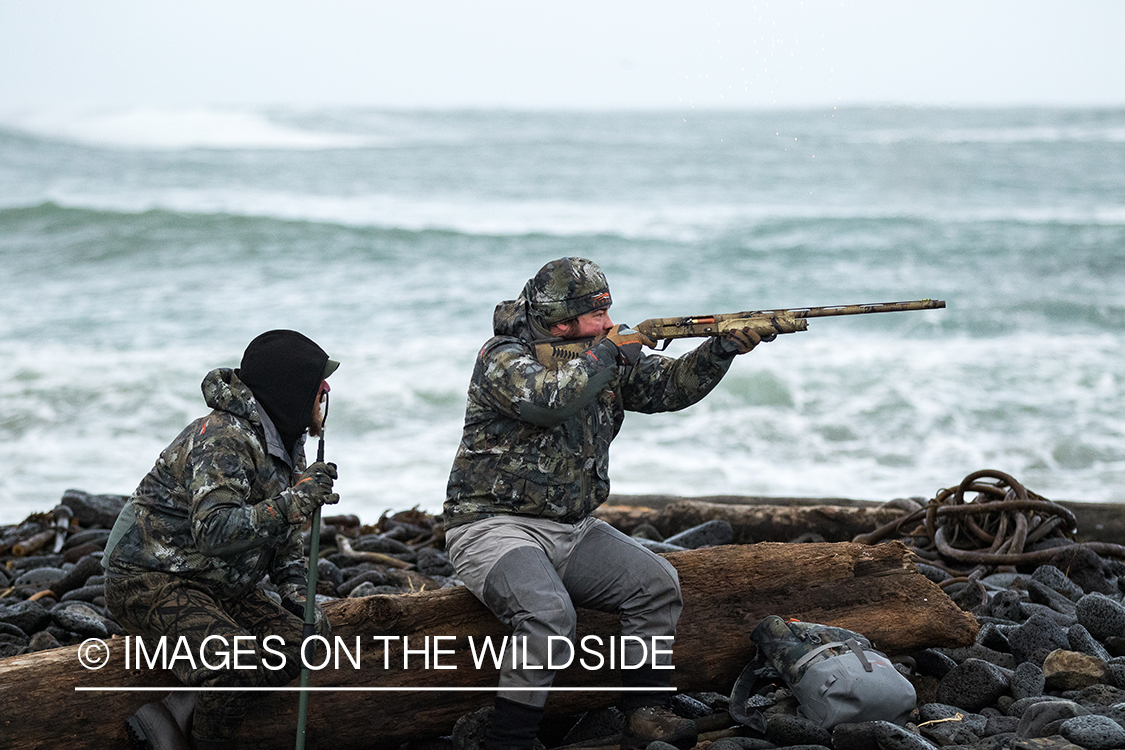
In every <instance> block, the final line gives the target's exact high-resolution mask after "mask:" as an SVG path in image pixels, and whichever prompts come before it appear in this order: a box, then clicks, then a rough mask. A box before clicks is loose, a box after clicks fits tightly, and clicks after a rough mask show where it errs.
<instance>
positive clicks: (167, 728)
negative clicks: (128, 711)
mask: <svg viewBox="0 0 1125 750" xmlns="http://www.w3.org/2000/svg"><path fill="white" fill-rule="evenodd" d="M194 708H195V693H194V692H193V691H177V692H174V693H169V694H168V696H167V697H165V698H164V700H162V701H159V702H157V703H146V704H145V705H143V706H141V707H140V708H139V709H137V712H136V713H135V714H133V715H132V716H130V717H129V718H128V719H126V720H125V734H126V736H127V737H128V738H129V742H130V743H131V744H132V746H133V748H134V750H191V743H190V741H189V740H188V737H190V736H191V714H192V711H193V710H194Z"/></svg>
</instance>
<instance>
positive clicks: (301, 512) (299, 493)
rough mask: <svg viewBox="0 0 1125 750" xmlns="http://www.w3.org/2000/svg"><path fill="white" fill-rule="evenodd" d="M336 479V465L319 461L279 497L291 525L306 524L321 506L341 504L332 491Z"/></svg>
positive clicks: (337, 496) (338, 497)
mask: <svg viewBox="0 0 1125 750" xmlns="http://www.w3.org/2000/svg"><path fill="white" fill-rule="evenodd" d="M335 478H336V464H332V463H325V462H323V461H317V462H316V463H314V464H312V465H311V466H309V468H307V469H305V473H304V474H302V475H301V478H300V479H298V480H297V483H296V484H294V485H293V486H292V487H290V488H289V489H287V490H285V492H282V493H281V495H280V496H279V499H280V500H281V501H282V503H281V505H282V508H283V510H284V512H285V517H286V518H287V519H288V520H289V523H304V521H305V519H306V518H308V517H309V516H311V515H312V514H313V513H314V512H315V511H316V509H317V508H319V507H320V506H322V505H334V504H335V503H338V502H340V496H339V495H337V494H336V493H335V492H333V491H332V480H334V479H335Z"/></svg>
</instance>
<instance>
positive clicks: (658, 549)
mask: <svg viewBox="0 0 1125 750" xmlns="http://www.w3.org/2000/svg"><path fill="white" fill-rule="evenodd" d="M633 538H634V539H636V541H637V544H639V545H641V546H642V547H644V548H645V549H647V550H651V551H653V552H655V553H656V554H658V555H659V554H661V553H663V552H683V551H684V550H685V549H687V547H681V546H679V545H678V544H668V543H667V542H654V541H652V540H651V539H645V538H643V537H633Z"/></svg>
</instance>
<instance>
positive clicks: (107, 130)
mask: <svg viewBox="0 0 1125 750" xmlns="http://www.w3.org/2000/svg"><path fill="white" fill-rule="evenodd" d="M3 125H4V126H5V127H7V128H10V129H12V130H15V131H18V132H22V133H26V134H28V135H33V136H37V137H40V138H46V139H49V140H57V141H64V142H68V143H76V144H81V145H86V146H95V147H100V148H112V149H130V150H134V149H135V150H142V151H143V150H182V149H222V150H227V149H239V150H242V149H268V150H299V151H307V150H324V149H354V148H372V147H378V146H383V145H386V144H387V143H388V140H387V139H385V138H381V137H379V136H377V135H353V134H348V133H338V132H329V131H322V130H308V129H303V128H300V127H296V126H294V125H288V124H284V123H281V122H278V121H276V120H274V119H272V118H270V117H269V116H267V115H264V114H262V113H258V112H249V111H237V110H226V111H221V110H210V109H185V110H158V109H133V110H127V111H122V112H100V113H41V114H33V115H22V116H13V115H9V116H7V117H6V118H5V120H4V122H3Z"/></svg>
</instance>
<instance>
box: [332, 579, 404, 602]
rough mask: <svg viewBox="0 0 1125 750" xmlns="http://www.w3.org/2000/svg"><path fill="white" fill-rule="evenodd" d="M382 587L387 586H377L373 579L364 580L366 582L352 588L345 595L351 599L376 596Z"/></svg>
mask: <svg viewBox="0 0 1125 750" xmlns="http://www.w3.org/2000/svg"><path fill="white" fill-rule="evenodd" d="M380 588H385V587H384V586H376V585H375V584H374V583H372V582H371V581H364V582H362V583H360V584H359V585H358V586H356V587H354V588H352V589H350V590H349V591H348V593H347V594H345V596H347V597H348V598H349V599H360V598H362V597H365V596H374V595H375V594H378V593H379V589H380ZM397 591H398V588H397V587H396V588H395V592H396V593H397Z"/></svg>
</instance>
